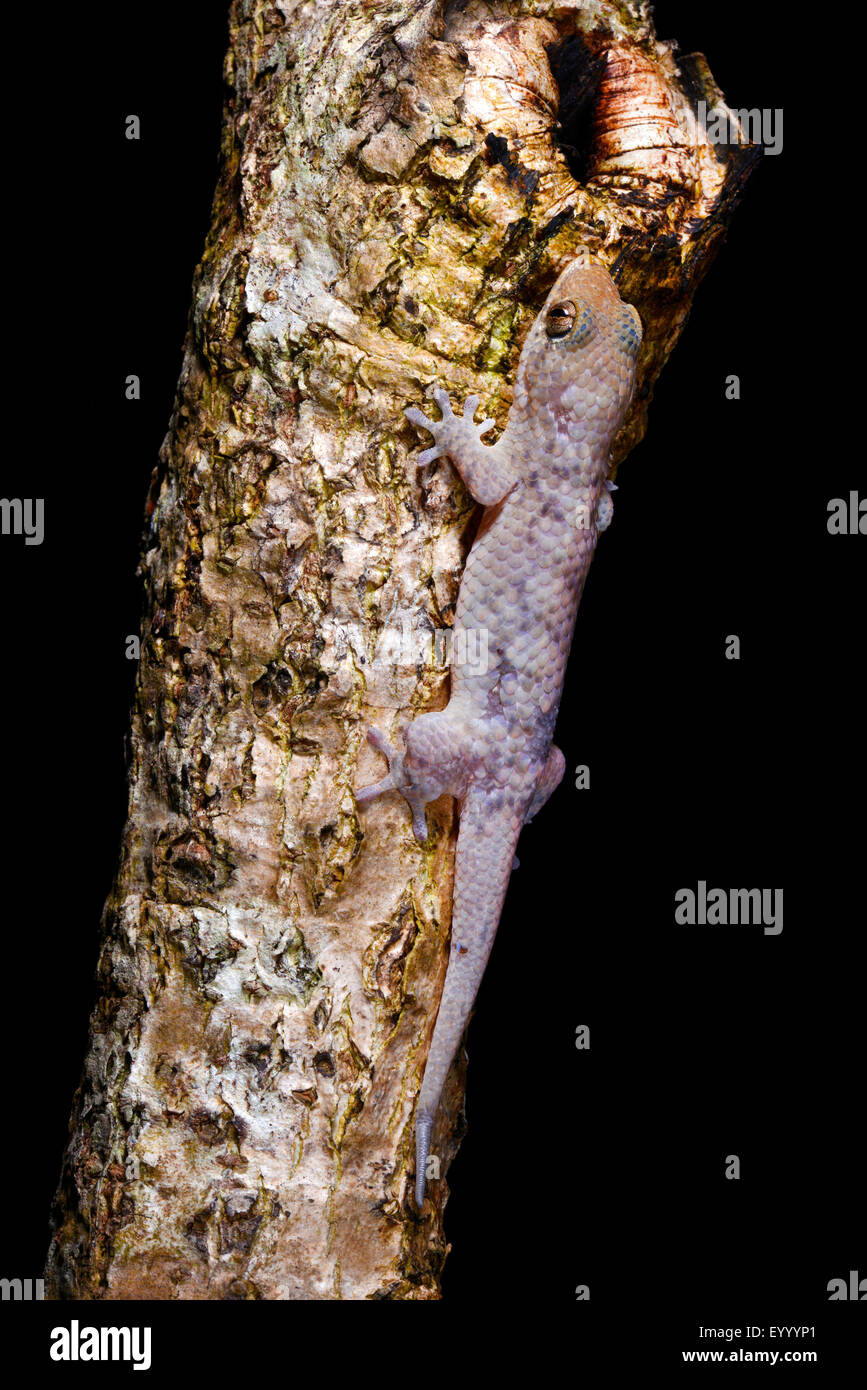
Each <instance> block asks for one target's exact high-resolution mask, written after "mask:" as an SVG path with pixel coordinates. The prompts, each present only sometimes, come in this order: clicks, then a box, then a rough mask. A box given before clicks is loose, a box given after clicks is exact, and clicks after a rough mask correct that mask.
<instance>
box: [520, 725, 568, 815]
mask: <svg viewBox="0 0 867 1390" xmlns="http://www.w3.org/2000/svg"><path fill="white" fill-rule="evenodd" d="M565 771H566V759H565V758H564V756H563V754H562V752H561V751H560V749H559V748H558V747H557V745H556V744H555V743H552V744H551V747H550V749H549V751H548V758H547V761H546V763H545V766H544V767H543V769H542V773H541V776H540V777H539V780H538V782H537V783H536V790H535V792H534V794H533V800H532V801H531V802H530V805H529V806H528V807H527V814H526V816H525V817H524V824H525V825H529V824H530V821H531V820H532V819H533V817H534V816H535V815H537V814H538V812H539V811H541V809H542V807H543V806H544V805H545V802H546V801H547V800H548V798H549V797H550V796H552V795H553V793H554V792H555V791H556V790H557V788H558V787H559V785H560V783H561V782H562V780H563V773H564V772H565Z"/></svg>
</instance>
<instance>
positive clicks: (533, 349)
mask: <svg viewBox="0 0 867 1390" xmlns="http://www.w3.org/2000/svg"><path fill="white" fill-rule="evenodd" d="M641 334H642V329H641V320H640V318H639V316H638V314H637V312H636V310H635V309H634V308H633V307H632V306H631V305H630V304H625V303H624V302H623V301H622V300H621V298H620V295H619V293H618V291H617V288H616V286H615V284H614V282H613V280H612V279H611V277H610V275H609V274H608V271H607V270H606V269H605V267H604V266H603V265H602V264H601V262H599V261H598V260H596V259H595V258H594V257H592V256H591V255H590V254H589V253H586V252H584V251H583V250H582V251H581V252H580V253H579V254H577V255H576V257H575V259H574V260H572V261H570V263H569V265H568V266H567V267H566V269H565V270H564V271H563V272H562V274H561V275H560V276H559V278H558V279H557V282H556V284H555V285H554V287H553V289H552V290H551V292H550V294H549V295H548V298H547V300H546V302H545V305H544V307H543V308H542V311H541V313H540V314H539V315H538V317H537V318H536V320H535V321H534V323H533V324H532V326H531V328H530V331H529V333H528V335H527V338H526V341H525V343H524V347H523V350H522V352H521V356H520V360H519V362H518V370H517V375H516V379H515V390H514V400H513V404H512V406H511V409H510V412H509V419H508V424H507V426H506V428H505V430H504V431H503V433H502V435H501V436H500V438H499V439H498V440H497V442H496V443H495V444H491V445H487V444H483V443H482V442H481V438H480V436H482V435H484V434H485V433H486V432H487V431H488V430H489V429H490V428H491V426H492V425H493V423H494V421H493V420H483V421H482V422H481V424H479V425H476V424H474V423H473V416H474V414H475V411H476V408H477V406H478V403H479V398H478V396H468V397H467V399H466V400H465V402H464V409H463V415H462V416H456V415H455V414H453V412H452V409H451V406H450V403H449V397H448V395H447V393H446V392H445V391H441V390H438V391H435V392H434V400H435V401H436V403H437V405H438V406H439V408H440V411H441V414H442V418H441V419H439V420H431V419H430V418H429V417H428V416H427V415H425V414H423V412H422V411H421V410H418V409H416V408H415V407H412V408H410V409H408V410H406V411H405V412H404V413H405V415H406V417H407V419H408V420H410V421H411V422H412V423H413V424H415V425H417V426H419V428H421V429H425V430H428V431H429V432H430V433H431V434H432V435H433V437H434V439H435V441H436V443H435V444H434V446H433V447H432V448H429V449H425V450H424V452H423V453H421V454H420V455H419V459H418V462H419V464H420V465H423V464H426V463H430V462H431V461H432V460H433V459H435V458H438V457H439V456H440V455H442V454H445V455H447V456H448V457H449V458H450V459H451V461H452V463H453V464H454V465H455V467H456V468H457V469H458V472H459V473H460V475H461V477H462V478H463V480H464V482H465V483H466V485H467V487H468V489H469V491H470V493H471V494H472V496H473V497H474V498H475V499H476V501H477V502H481V503H482V504H483V505H484V507H485V511H484V513H483V515H482V519H481V522H480V525H479V530H478V533H477V535H476V539H475V541H474V543H473V545H472V548H471V550H470V553H469V556H468V559H467V563H466V567H465V569H464V573H463V576H462V579H461V585H460V592H459V595H458V602H457V608H456V612H455V631H456V632H459V631H460V630H461V629H463V631H464V632H465V633H467V634H469V633H471V632H473V633H480V632H483V631H484V632H486V633H487V647H488V661H487V669H480V668H481V666H483V665H484V663H479V662H474V663H473V665H472V666H470V665H468V664H463V665H462V664H453V665H452V668H451V698H450V700H449V704H448V706H447V708H446V709H444V710H442V711H439V712H436V713H431V714H423V715H421V716H420V717H419V718H417V719H415V720H414V721H413V722H412V723H411V724H410V725H409V726H408V727H407V728H406V730H405V732H404V747H403V749H402V750H399V749H396V748H394V747H392V745H391V744H390V743H389V742H388V740H387V739H386V738H385V737H384V736H383V735H382V734H381V733H380V732H379V731H378V730H376V729H371V730H370V733H369V735H368V737H369V739H370V741H371V743H373V745H374V746H375V747H376V748H378V749H379V750H380V751H381V752H382V753H384V754H385V756H386V758H387V759H388V766H389V771H388V775H387V776H386V777H384V778H383V779H382V780H381V781H379V782H377V783H376V784H375V785H373V786H369V787H365V788H363V789H361V790H360V791H358V792H357V793H356V801H357V803H358V804H359V805H364V804H366V803H367V802H369V801H370V800H371V799H372V798H373V797H375V796H378V795H379V794H380V793H382V792H386V791H391V790H397V791H399V792H400V793H401V794H402V795H403V796H404V797H405V798H406V800H407V802H408V803H409V806H410V810H411V812H412V823H413V829H414V831H415V834H416V837H417V839H418V840H419V841H421V843H424V842H425V841H426V839H427V822H426V819H425V806H426V805H427V803H428V802H430V801H435V800H436V799H437V797H439V796H442V794H443V793H444V792H450V793H451V795H452V796H454V797H457V799H458V802H459V805H460V828H459V832H458V842H457V850H456V860H455V887H454V898H453V904H452V926H451V947H450V955H449V966H448V973H447V975H446V981H445V987H444V989H443V995H442V1000H441V1002H440V1006H439V1013H438V1014H437V1020H436V1027H435V1028H434V1033H433V1038H432V1040H431V1046H430V1052H429V1054H428V1058H427V1065H426V1067H425V1072H424V1079H423V1082H422V1086H421V1091H420V1093H419V1098H418V1105H417V1109H416V1122H415V1132H416V1169H415V1197H416V1203H417V1205H418V1206H419V1208H420V1207H421V1206H422V1205H423V1203H424V1189H425V1176H426V1168H427V1161H428V1156H429V1153H430V1138H431V1130H432V1127H433V1123H434V1118H435V1115H436V1111H437V1107H438V1105H439V1100H440V1095H441V1093H442V1089H443V1085H444V1083H445V1080H446V1076H447V1074H448V1071H449V1067H450V1066H451V1063H452V1060H453V1058H454V1055H455V1052H456V1050H457V1047H458V1043H459V1042H460V1039H461V1036H462V1034H463V1032H464V1028H465V1027H466V1023H467V1020H468V1018H469V1014H470V1011H471V1009H472V1006H473V1003H474V1000H475V997H476V993H477V991H478V987H479V983H480V981H481V978H482V974H483V972H484V969H485V966H486V964H487V960H488V956H489V954H490V950H491V946H492V945H493V941H494V936H495V934H496V930H497V925H498V923H499V920H500V913H501V911H502V907H503V901H504V899H505V896H506V889H507V887H508V883H509V875H510V873H511V871H512V867H513V864H514V862H515V847H516V844H517V841H518V836H519V834H520V832H521V827H522V826H523V825H525V824H527V822H528V821H530V820H531V819H532V818H533V816H535V815H536V813H537V811H539V810H540V808H541V807H542V806H543V805H544V803H545V802H546V801H547V800H548V798H549V796H550V795H551V793H552V792H553V791H554V790H555V788H556V787H557V786H558V784H559V782H560V780H561V778H562V776H563V772H564V768H565V759H564V757H563V754H562V753H561V751H560V749H559V748H556V747H555V746H554V745H553V744H552V735H553V731H554V724H555V721H556V719H557V710H558V707H559V703H560V696H561V693H562V689H563V678H564V674H565V670H566V660H567V657H568V655H569V648H570V645H571V642H572V632H573V629H574V626H575V617H576V613H577V609H578V602H579V599H580V597H581V591H582V589H583V586H584V580H585V577H586V575H587V570H588V568H589V566H590V561H591V559H592V558H593V552H594V550H595V548H596V539H597V535H598V533H599V532H600V531H602V530H604V529H605V528H606V527H607V526H608V524H609V522H610V521H611V516H612V503H611V491H612V490H613V485H612V484H611V483H609V481H608V473H609V470H610V466H611V452H610V451H611V445H612V442H613V440H614V437H615V435H616V434H617V431H618V430H619V428H620V426H621V424H622V423H623V419H624V417H625V415H626V411H627V409H628V407H629V403H630V400H631V398H632V392H633V389H634V384H635V364H636V358H637V356H638V349H639V346H640V343H641Z"/></svg>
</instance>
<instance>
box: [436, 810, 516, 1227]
mask: <svg viewBox="0 0 867 1390" xmlns="http://www.w3.org/2000/svg"><path fill="white" fill-rule="evenodd" d="M528 803H529V793H528V795H527V796H526V797H509V796H508V795H507V793H505V792H504V790H503V789H502V788H500V787H496V788H494V789H493V790H492V789H490V788H483V787H481V786H478V785H476V786H471V787H470V788H469V790H468V792H467V794H466V797H465V798H464V804H463V807H462V809H461V823H460V830H459V832H458V844H457V850H456V853H455V890H454V899H453V909H452V931H451V948H450V954H449V968H448V972H447V974H446V982H445V987H444V989H443V994H442V999H441V1000H440V1006H439V1012H438V1014H437V1021H436V1026H435V1028H434V1031H433V1037H432V1039H431V1045H430V1052H429V1053H428V1058H427V1065H426V1066H425V1072H424V1080H423V1081H422V1086H421V1091H420V1092H419V1098H418V1106H417V1109H416V1122H415V1141H416V1167H415V1200H416V1206H417V1207H418V1208H419V1209H421V1207H422V1206H423V1204H424V1191H425V1179H426V1176H427V1167H428V1159H429V1157H430V1144H431V1131H432V1129H433V1123H434V1119H435V1117H436V1113H437V1109H438V1107H439V1103H440V1096H441V1095H442V1090H443V1086H444V1085H445V1082H446V1077H447V1076H448V1073H449V1069H450V1067H451V1065H452V1062H453V1060H454V1056H455V1053H456V1052H457V1050H458V1045H459V1043H460V1040H461V1038H462V1037H463V1034H464V1030H465V1028H466V1026H467V1021H468V1019H469V1016H470V1012H471V1010H472V1007H473V1004H474V1002H475V998H476V994H477V992H478V988H479V984H480V983H481V979H482V975H483V974H484V970H485V966H486V965H487V963H488V956H489V955H490V953H491V947H492V946H493V944H494V937H495V936H496V934H497V927H498V925H499V921H500V913H501V911H502V908H503V901H504V899H505V896H506V890H507V888H508V886H509V877H510V875H511V872H512V864H513V861H514V858H515V846H516V844H517V843H518V836H519V835H520V833H521V826H522V824H523V821H524V816H525V815H526V811H527V805H528Z"/></svg>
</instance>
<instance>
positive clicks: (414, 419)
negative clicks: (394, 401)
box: [403, 405, 432, 430]
mask: <svg viewBox="0 0 867 1390" xmlns="http://www.w3.org/2000/svg"><path fill="white" fill-rule="evenodd" d="M403 413H404V415H405V416H406V418H407V420H409V422H410V424H412V425H418V427H419V429H420V430H429V429H430V427H431V424H432V421H431V420H429V419H428V417H427V415H425V413H424V411H423V410H419V408H418V406H417V405H411V406H408V407H407V409H406V410H405V411H404V412H403Z"/></svg>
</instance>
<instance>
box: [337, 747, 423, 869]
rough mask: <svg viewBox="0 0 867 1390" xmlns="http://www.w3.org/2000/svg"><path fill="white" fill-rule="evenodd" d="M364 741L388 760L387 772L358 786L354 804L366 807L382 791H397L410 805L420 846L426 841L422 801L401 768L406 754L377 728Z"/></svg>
mask: <svg viewBox="0 0 867 1390" xmlns="http://www.w3.org/2000/svg"><path fill="white" fill-rule="evenodd" d="M367 741H368V743H371V744H372V745H373V747H374V748H376V749H377V750H378V751H379V752H380V753H382V754H383V755H384V756H385V757H386V758H387V759H388V772H387V773H386V775H385V776H384V777H381V778H380V780H379V781H378V782H372V783H371V784H370V786H369V787H359V789H358V791H357V792H356V793H355V804H356V805H357V806H367V805H368V804H369V802H371V801H373V799H374V798H375V797H377V796H381V795H382V793H383V792H391V791H397V792H400V794H401V796H402V797H403V798H404V800H405V801H406V802H408V804H409V809H410V811H411V812H412V828H413V832H414V834H415V838H416V839H417V840H418V842H419V844H421V845H423V844H425V843H426V841H427V820H426V818H425V813H424V808H425V804H426V803H425V798H424V797H423V796H422V795H421V794H420V793H419V792H417V791H416V790H415V788H414V787H413V786H412V784H411V782H410V781H409V779H408V778H407V776H406V772H405V769H404V759H405V755H404V754H403V753H401V752H399V750H398V749H397V748H395V747H394V745H393V744H391V743H389V741H388V739H387V738H386V737H385V734H383V733H381V732H380V730H379V729H368V731H367Z"/></svg>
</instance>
